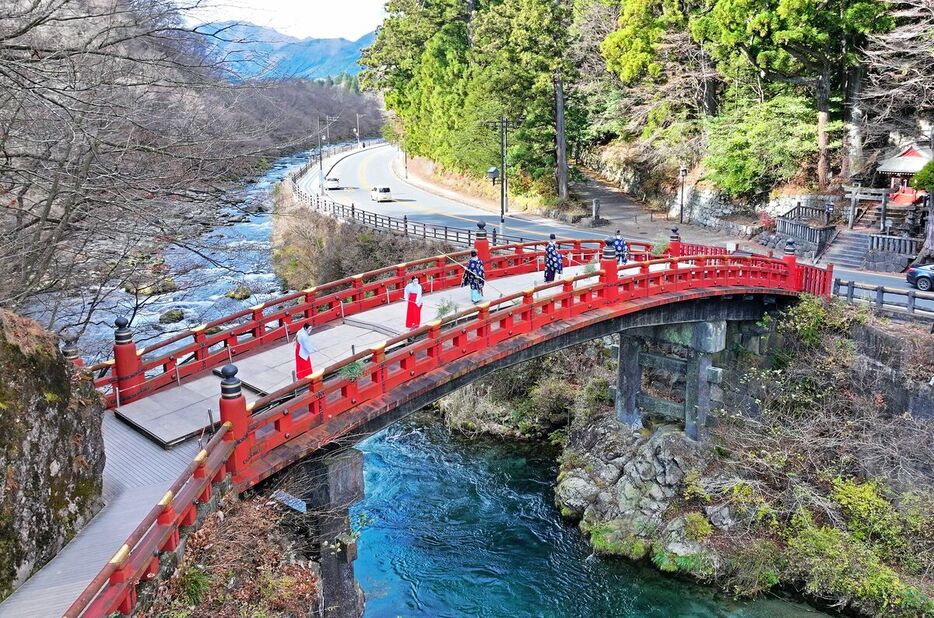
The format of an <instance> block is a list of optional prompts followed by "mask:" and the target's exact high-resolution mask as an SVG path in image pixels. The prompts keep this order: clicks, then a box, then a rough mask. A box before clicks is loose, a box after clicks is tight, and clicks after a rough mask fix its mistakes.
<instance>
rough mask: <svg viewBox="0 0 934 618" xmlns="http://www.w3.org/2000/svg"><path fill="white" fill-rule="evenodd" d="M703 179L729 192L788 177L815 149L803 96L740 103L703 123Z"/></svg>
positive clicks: (743, 192)
mask: <svg viewBox="0 0 934 618" xmlns="http://www.w3.org/2000/svg"><path fill="white" fill-rule="evenodd" d="M707 142H708V149H707V156H706V157H705V158H704V167H705V169H706V170H707V176H706V178H707V180H709V181H710V182H712V183H713V184H715V185H716V186H717V187H718V188H720V189H722V190H723V191H724V192H725V193H727V194H728V195H731V196H734V197H735V196H739V195H746V194H750V193H755V192H757V191H765V190H767V189H769V188H771V187H772V186H774V185H775V184H777V183H780V182H784V181H787V180H790V179H791V178H792V177H793V176H795V175H796V174H797V173H798V170H799V169H800V168H801V165H802V162H803V161H806V160H807V159H808V158H809V157H810V156H811V155H812V154H813V153H815V152H816V151H817V132H816V126H815V125H814V110H813V109H812V108H811V106H810V105H809V104H808V102H807V100H806V99H805V98H804V97H797V96H787V95H786V96H777V97H774V98H772V99H769V100H768V101H764V102H762V103H754V104H752V105H749V106H739V107H736V108H734V109H732V110H729V111H726V112H724V113H722V114H720V115H719V116H716V117H714V118H711V119H710V120H709V121H708V123H707Z"/></svg>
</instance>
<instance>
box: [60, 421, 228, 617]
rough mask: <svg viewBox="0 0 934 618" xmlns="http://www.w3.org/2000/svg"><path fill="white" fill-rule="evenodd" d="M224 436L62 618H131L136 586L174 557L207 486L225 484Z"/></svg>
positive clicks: (207, 494)
mask: <svg viewBox="0 0 934 618" xmlns="http://www.w3.org/2000/svg"><path fill="white" fill-rule="evenodd" d="M230 430H231V424H230V423H224V424H222V425H221V427H220V428H219V429H218V431H217V432H216V433H215V434H214V436H213V437H212V438H211V440H210V441H209V442H208V443H207V444H206V445H205V447H204V449H202V450H201V451H200V452H199V453H198V454H197V455H196V456H195V458H194V459H193V460H192V462H191V463H190V464H188V467H186V468H185V470H184V471H183V472H182V474H181V475H180V476H179V477H178V479H177V480H176V481H175V483H173V484H172V487H171V488H169V491H168V492H166V494H165V496H163V498H162V500H160V501H159V503H158V504H157V505H155V506H154V507H153V508H152V510H150V511H149V513H148V514H147V515H146V517H145V518H144V519H143V521H141V522H140V523H139V525H138V526H136V529H135V530H133V532H132V533H131V534H130V536H129V537H128V538H127V540H126V542H125V543H124V544H123V545H122V546H121V547H120V549H119V550H118V551H117V553H116V554H114V557H113V558H112V559H111V560H110V562H108V563H107V564H106V565H105V566H104V568H103V569H101V571H100V572H99V573H98V574H97V576H96V577H95V578H94V579H93V580H92V581H91V583H90V584H88V586H87V588H85V590H84V592H82V593H81V596H79V597H78V598H77V599H75V602H74V603H72V604H71V606H70V607H69V608H68V610H66V611H65V614H64V616H65V618H77V617H78V616H88V617H96V616H109V615H111V614H113V613H114V612H120V613H122V614H124V615H131V614H132V612H133V608H134V607H135V605H136V586H137V584H138V583H139V582H140V581H144V580H146V579H148V578H150V577H154V576H155V575H156V573H157V572H158V571H159V562H160V555H161V554H163V553H165V552H173V551H175V549H176V548H177V547H178V544H179V529H180V528H181V527H183V526H192V525H195V523H196V522H197V518H198V512H197V507H198V504H199V503H205V502H207V501H209V500H210V499H211V492H212V491H213V489H212V488H213V485H215V484H218V483H221V482H223V481H224V480H225V479H226V477H227V472H228V471H227V461H228V460H229V458H230V455H231V453H232V452H233V449H234V446H235V443H234V440H233V436H232V434H231V433H230Z"/></svg>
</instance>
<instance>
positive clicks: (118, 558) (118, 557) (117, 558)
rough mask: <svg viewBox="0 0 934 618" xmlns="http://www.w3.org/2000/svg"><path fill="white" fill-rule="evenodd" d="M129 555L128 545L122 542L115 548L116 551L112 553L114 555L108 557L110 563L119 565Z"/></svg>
mask: <svg viewBox="0 0 934 618" xmlns="http://www.w3.org/2000/svg"><path fill="white" fill-rule="evenodd" d="M129 555H130V546H129V545H127V544H126V543H124V544H123V545H121V546H120V549H118V550H117V553H115V554H114V557H113V558H111V559H110V564H115V565H117V566H121V565H122V564H123V563H124V562H126V559H127V558H128V557H129Z"/></svg>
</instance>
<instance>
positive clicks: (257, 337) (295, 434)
mask: <svg viewBox="0 0 934 618" xmlns="http://www.w3.org/2000/svg"><path fill="white" fill-rule="evenodd" d="M559 243H560V248H561V253H562V254H563V256H564V259H565V262H566V264H568V265H569V266H568V269H567V271H566V273H565V276H564V278H562V279H560V280H558V281H554V282H550V283H540V282H539V280H537V279H536V276H538V277H540V275H538V273H539V272H540V270H541V264H542V259H543V256H544V249H545V243H543V242H533V243H523V244H510V245H505V246H498V247H492V248H491V247H489V245H488V243H487V240H486V238H484V237H483V236H482V235H481V237H480V238H479V239H478V240H477V242H476V249H477V251H478V253H479V254H480V256H481V257H482V258H483V259H484V262H485V265H486V277H487V287H486V290H485V292H486V294H487V296H488V297H491V299H490V300H488V301H486V302H483V303H482V304H479V305H476V306H469V307H468V308H466V309H461V310H457V309H454V310H452V311H451V312H450V313H448V314H447V315H443V317H440V318H439V319H436V320H434V321H432V322H429V323H427V324H425V325H424V326H422V327H420V328H417V329H415V330H411V331H407V332H400V333H399V334H396V335H393V334H392V332H393V330H394V329H398V328H399V327H400V326H401V323H402V318H401V312H402V310H403V305H404V303H402V302H400V301H402V296H403V288H404V287H405V285H406V283H407V282H408V280H409V279H410V278H411V277H412V276H413V275H418V276H419V277H420V279H421V281H422V283H423V287H424V290H425V300H426V306H429V305H430V304H431V300H432V298H436V299H437V298H441V299H444V298H451V295H452V294H460V295H464V296H465V294H464V292H461V291H457V292H455V290H456V289H457V288H458V287H459V286H460V282H461V277H462V274H463V267H462V266H461V265H460V264H459V262H458V261H459V260H460V261H463V260H464V259H465V258H466V252H462V253H458V254H454V255H451V256H440V257H435V258H429V259H424V260H419V261H416V262H411V263H408V264H400V265H397V266H393V267H389V268H383V269H380V270H376V271H372V272H368V273H364V274H361V275H356V276H354V277H351V278H348V279H343V280H340V281H335V282H333V283H330V284H326V285H321V286H317V287H315V288H311V289H307V290H303V291H301V292H296V293H293V294H289V295H286V296H284V297H282V298H278V299H275V300H272V301H269V302H266V303H263V304H262V305H258V306H256V307H252V308H250V309H248V310H245V311H241V312H238V313H235V314H233V315H230V316H227V317H225V318H221V319H219V320H215V321H213V322H211V323H208V324H205V325H203V326H200V327H197V328H194V329H191V330H190V331H186V332H184V333H180V334H178V335H176V336H174V337H171V338H169V339H167V340H165V341H163V342H161V343H159V344H157V345H155V346H152V347H150V348H149V349H146V350H141V349H137V348H136V346H135V344H134V343H133V338H132V332H131V331H130V329H129V328H128V326H127V324H126V322H125V321H123V320H118V322H117V326H118V328H117V330H116V332H115V344H114V358H113V360H111V361H108V362H106V363H102V364H99V365H95V366H92V367H89V368H88V369H89V370H90V371H92V372H94V373H95V375H96V376H97V377H96V379H95V384H96V385H97V386H98V387H99V388H100V389H101V390H102V391H104V392H105V393H106V396H107V399H108V403H109V404H110V406H111V407H112V408H115V410H116V413H119V414H121V415H122V417H123V418H124V419H126V420H129V421H130V422H131V423H136V424H137V425H138V426H139V427H140V429H142V430H143V431H144V432H146V433H148V434H149V435H151V436H163V437H164V440H163V442H164V443H165V444H170V443H172V441H173V440H183V439H184V438H185V437H187V436H190V435H192V434H195V433H197V432H198V431H201V430H203V428H205V427H209V426H212V425H213V426H214V427H216V431H215V432H214V434H213V436H212V437H211V438H210V440H209V441H208V442H207V443H206V444H204V445H203V448H201V449H200V450H199V451H198V452H197V454H196V455H195V456H194V457H193V459H191V460H190V462H189V463H188V464H187V465H186V466H185V467H184V468H183V469H182V470H181V471H180V473H179V474H178V476H177V478H176V480H175V481H174V482H172V483H171V484H170V485H169V484H168V483H166V487H165V488H166V490H167V491H166V492H165V494H164V496H163V498H162V499H161V500H160V501H159V502H158V504H156V505H155V506H154V507H152V509H151V510H150V511H149V512H148V513H147V514H146V516H145V517H144V518H143V519H142V521H141V522H139V524H138V525H137V526H136V528H135V530H133V532H132V533H131V534H130V535H129V538H126V541H125V542H124V543H123V545H122V546H121V547H120V548H119V550H118V551H117V552H116V555H114V556H113V558H112V559H111V560H110V562H109V563H107V565H106V566H105V567H104V568H103V570H101V571H100V572H99V573H98V574H97V576H96V577H94V578H93V579H91V575H90V574H89V575H88V576H87V578H86V580H85V581H90V583H89V584H87V585H86V587H84V592H83V593H81V594H80V596H79V597H78V599H77V600H75V601H74V603H73V604H72V605H71V607H70V608H68V610H67V611H66V612H65V615H66V616H105V615H108V614H110V613H112V612H121V613H124V614H128V613H130V612H131V611H132V610H133V608H134V606H135V604H136V594H137V592H136V591H137V585H138V584H139V583H140V582H145V581H146V580H147V579H149V578H152V577H153V576H154V575H155V574H156V573H157V572H158V570H159V568H160V555H161V554H163V553H164V552H168V551H173V550H176V548H177V546H178V544H179V530H180V528H182V527H185V526H194V525H196V524H197V522H198V517H199V505H200V504H202V503H205V502H208V501H209V500H210V499H211V496H212V492H216V491H217V489H218V486H219V485H218V484H225V485H224V486H230V485H229V484H232V486H233V488H234V489H236V490H237V491H243V490H245V489H247V488H249V487H252V486H253V485H255V484H257V483H259V482H260V481H262V480H263V479H265V478H267V477H269V476H270V475H272V474H274V473H275V472H276V471H278V470H281V469H282V468H284V467H286V466H288V465H290V464H292V463H295V462H297V461H299V460H301V459H303V458H305V457H306V456H308V455H309V454H310V453H312V452H314V451H316V450H318V449H321V448H322V447H325V446H327V445H328V444H330V443H333V442H335V441H336V440H339V439H340V438H342V437H346V436H348V435H349V434H351V432H354V433H358V432H366V431H372V430H375V429H377V428H379V427H381V426H384V425H385V423H387V422H391V421H392V420H395V419H396V418H398V417H399V416H401V415H402V414H405V413H407V412H408V411H411V410H414V409H417V408H418V407H421V406H424V405H426V404H427V403H430V402H431V401H433V400H435V399H437V398H438V397H440V396H441V395H443V394H444V393H446V392H448V391H450V390H452V389H454V388H458V387H460V386H462V385H464V384H467V383H469V382H471V381H473V380H475V379H477V378H478V377H480V376H481V375H484V374H486V373H489V372H490V371H493V370H495V369H497V368H500V367H503V366H507V365H509V364H513V363H516V362H521V361H522V360H524V359H526V358H531V357H533V356H537V355H540V354H544V353H547V352H550V351H552V350H556V349H559V348H561V347H565V346H567V345H572V344H574V343H576V342H578V341H583V340H586V339H590V338H594V337H598V336H602V335H605V334H609V333H613V332H618V331H620V330H621V329H625V328H630V327H633V326H642V325H652V324H664V323H674V322H690V321H696V320H702V319H710V318H711V316H713V317H719V319H724V318H725V319H749V318H750V317H754V314H756V312H758V315H761V311H762V305H763V303H762V301H763V300H764V301H766V302H769V301H772V302H774V301H775V300H776V299H778V298H780V297H795V296H797V295H798V294H800V293H810V294H814V295H820V296H829V294H830V291H831V285H832V281H833V276H832V269H831V267H828V268H827V269H819V268H815V267H811V266H805V265H801V264H798V263H797V262H796V259H795V256H794V254H793V252H791V253H786V255H784V256H783V257H782V258H780V259H779V258H774V257H771V256H758V255H753V256H739V255H729V254H727V253H726V251H724V250H723V249H722V248H716V247H705V246H701V245H692V244H688V243H682V242H681V240H680V238H679V237H678V236H677V231H676V230H673V235H672V237H671V239H670V241H669V244H668V246H667V249H666V250H665V252H664V253H663V254H661V255H653V254H652V252H651V249H652V248H651V247H650V246H649V245H647V244H640V243H632V250H633V253H632V258H633V259H632V260H631V261H630V262H629V263H627V264H617V263H616V260H615V259H614V257H613V255H612V251H611V250H609V247H607V246H606V245H605V244H604V242H602V241H587V240H560V241H559ZM493 296H496V297H495V298H492V297H493ZM465 298H466V296H465ZM724 299H730V300H729V301H727V302H725V301H724ZM756 303H758V304H756ZM753 305H755V306H756V307H758V308H757V309H756V310H755V311H750V310H747V309H745V307H751V306H753ZM305 323H311V324H312V325H313V326H314V327H315V330H314V331H313V334H312V337H313V338H319V339H320V340H321V341H322V342H323V343H322V344H320V345H319V348H321V347H322V345H324V346H325V347H326V343H327V339H328V337H329V336H331V337H337V338H339V339H340V341H339V342H338V344H339V345H340V346H341V347H342V348H343V350H346V348H348V347H350V345H352V343H350V342H352V341H358V342H359V343H360V346H361V348H362V349H360V351H357V350H356V346H355V347H353V348H352V349H351V350H350V352H351V353H350V354H349V355H347V354H346V352H344V351H343V350H342V351H341V353H340V354H337V353H334V354H332V355H331V356H328V355H327V354H324V352H322V354H324V355H323V356H322V357H321V358H316V359H315V363H316V366H321V365H322V362H321V361H322V360H323V361H324V364H326V366H325V367H324V368H323V369H321V370H318V371H316V372H315V373H313V374H312V375H311V376H309V377H307V378H304V379H302V380H298V381H295V380H294V379H293V378H292V377H291V376H290V375H289V372H288V367H290V366H291V363H292V360H293V356H292V352H291V347H290V345H289V341H290V339H291V336H292V335H293V334H294V333H295V332H296V331H298V329H300V328H302V326H303V325H304V324H305ZM350 328H356V329H358V330H359V331H361V332H363V333H364V335H359V336H358V337H357V338H356V339H353V338H352V337H350V335H353V332H356V331H353V332H351V331H349V330H347V329H350ZM341 329H343V330H341ZM329 333H330V334H329ZM348 333H350V335H348ZM387 335H389V336H388V338H387ZM368 337H369V339H368ZM374 338H375V339H374ZM377 339H378V340H377ZM368 342H369V343H368ZM338 344H335V345H338ZM324 351H325V352H326V350H324ZM264 358H265V359H266V360H265V361H264V362H265V364H256V363H259V361H258V360H257V359H264ZM328 360H332V361H333V362H330V363H328V362H327V361H328ZM234 362H236V363H237V365H239V372H238V371H237V368H235V367H234V366H233V363H234ZM251 363H254V365H251ZM267 374H268V375H267ZM264 376H265V377H264ZM283 376H284V377H283ZM218 377H221V378H222V380H221V385H220V386H221V388H220V390H221V394H220V403H219V416H218V417H213V415H212V416H209V415H207V414H204V413H203V412H204V410H205V409H206V408H208V407H209V403H213V402H216V401H217V382H218ZM241 379H242V382H241ZM277 385H278V387H277ZM211 407H213V406H211ZM167 408H173V409H174V412H171V413H165V414H162V415H161V416H160V415H159V414H158V412H164V410H165V409H167ZM195 409H198V412H197V413H195V411H194V410H195ZM214 409H215V410H216V409H217V408H214ZM147 414H148V415H150V416H149V418H151V420H152V422H151V424H150V426H149V427H148V428H147V425H146V420H145V418H146V417H147ZM134 415H136V418H135V420H134ZM193 416H197V419H196V421H195V422H194V423H193V424H192V422H191V420H190V418H191V417H193ZM182 418H187V419H189V420H188V421H185V422H181V421H178V419H182ZM173 419H174V420H173ZM176 421H178V422H176ZM186 422H187V423H188V424H186ZM173 423H174V424H180V425H181V428H180V429H178V430H177V435H175V434H171V432H169V433H165V431H164V427H163V426H167V425H172V424H173ZM160 427H163V428H162V429H160ZM160 432H162V433H160ZM178 432H180V433H178ZM105 433H106V432H105ZM173 436H174V437H173ZM189 442H190V441H189ZM165 452H166V453H171V452H172V451H165ZM109 457H110V454H109V452H108V458H109ZM118 542H119V540H116V539H115V543H114V547H115V546H116V543H118ZM111 551H112V550H111ZM73 598H74V597H73V596H72V599H73ZM70 600H71V599H69V601H70Z"/></svg>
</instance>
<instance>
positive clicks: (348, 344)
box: [0, 265, 664, 618]
mask: <svg viewBox="0 0 934 618" xmlns="http://www.w3.org/2000/svg"><path fill="white" fill-rule="evenodd" d="M661 267H662V268H664V265H662V266H661ZM638 268H639V266H638V265H634V266H633V272H634V273H635V272H637V270H638ZM654 269H655V268H654V267H653V270H654ZM582 271H583V267H573V268H570V267H569V268H565V270H564V272H565V274H566V275H573V274H579V273H581V272H582ZM620 275H621V276H624V275H625V273H624V272H622V271H621V273H620ZM542 280H543V275H542V273H541V272H537V273H530V274H525V275H517V276H513V277H504V278H502V279H493V280H491V281H489V282H488V283H487V285H486V288H485V290H484V292H485V295H486V297H487V298H497V297H499V296H505V295H507V294H511V293H515V292H519V291H522V290H524V289H529V288H531V287H533V286H534V285H535V284H537V283H541V282H542ZM595 280H596V275H594V281H595ZM587 283H590V280H587V281H585V282H581V283H579V285H584V284H587ZM559 289H560V288H555V292H554V293H557V291H558V290H559ZM550 293H551V291H549V292H548V293H542V294H543V295H548V294H550ZM423 299H424V307H423V309H422V322H423V323H426V322H428V321H431V320H433V319H435V317H436V315H437V312H438V308H439V307H440V306H441V305H442V304H443V303H446V302H448V303H450V302H453V303H454V304H455V305H456V306H457V307H458V308H459V309H463V308H466V307H468V306H469V305H470V304H471V303H470V294H469V289H467V288H455V289H449V290H445V291H441V292H437V293H430V291H429V290H428V289H427V287H426V289H425V294H424V298H423ZM404 314H405V304H404V303H401V302H397V303H394V304H392V305H384V306H380V307H377V308H374V309H371V310H370V311H366V312H364V313H360V314H357V315H355V316H354V317H353V319H348V320H347V322H348V323H345V324H340V323H335V324H333V325H329V326H327V327H324V328H321V329H317V330H316V331H315V332H314V333H312V339H313V341H314V342H315V345H316V347H317V348H318V350H317V351H316V352H315V353H314V354H313V355H312V363H313V365H314V366H315V367H316V368H323V367H325V366H327V365H329V364H331V363H334V362H336V361H339V360H342V359H344V358H348V357H349V356H351V355H352V354H353V352H354V350H356V351H357V352H359V351H360V350H362V349H365V348H366V347H369V346H372V345H373V344H375V343H378V342H381V341H383V340H385V339H387V333H392V332H400V331H403V330H404V329H403V323H404ZM293 345H294V344H292V343H280V344H277V345H274V346H271V347H269V348H266V349H265V350H262V351H260V352H257V353H255V354H252V355H250V356H246V357H244V358H240V359H237V366H238V368H239V370H240V372H239V374H238V377H239V378H241V379H242V380H243V382H244V384H245V385H248V386H252V387H253V388H254V389H258V390H262V391H266V392H269V391H272V390H275V389H276V388H279V387H281V386H284V385H287V384H288V383H290V382H291V381H292V370H293V368H294V356H293ZM212 391H213V394H212ZM219 396H220V378H219V377H217V376H216V375H214V374H213V373H210V372H208V373H206V374H204V375H202V376H200V377H198V378H196V379H194V380H189V381H188V382H183V383H182V384H181V385H179V386H176V387H171V388H166V389H164V390H162V391H160V392H159V393H157V394H156V395H154V396H152V397H149V398H146V399H143V400H141V401H138V402H133V403H131V404H128V405H126V406H123V407H122V408H121V409H120V410H119V414H120V415H122V416H123V417H125V418H133V417H134V416H136V418H135V419H134V420H135V422H137V423H138V424H139V425H140V427H143V428H145V425H146V423H147V422H151V423H152V425H153V427H155V426H158V427H159V430H160V431H165V432H167V433H166V435H170V434H172V432H173V431H174V432H175V433H176V434H178V433H179V432H185V435H190V434H191V432H192V431H196V430H198V429H199V428H200V427H205V426H207V424H208V414H207V409H208V407H209V406H210V408H211V409H212V414H213V416H214V419H215V420H216V419H219V418H220V415H219V411H218V399H219ZM156 400H160V401H162V402H163V405H164V406H166V409H165V410H161V411H160V410H159V409H158V408H157V407H153V406H152V405H151V404H152V402H153V401H156ZM147 402H149V403H147ZM154 410H155V413H154V412H153V411H154ZM160 412H161V413H160ZM147 415H149V416H148V420H147ZM193 417H194V418H193ZM147 431H148V430H147ZM149 433H155V430H154V431H152V432H149ZM103 434H104V446H105V452H106V456H107V461H106V465H105V467H104V496H103V498H104V502H105V506H104V508H103V509H102V510H101V512H100V513H98V514H97V516H96V517H94V518H93V519H92V520H91V521H90V522H89V523H88V525H87V526H85V528H84V529H83V530H81V532H79V533H78V535H77V536H76V537H75V538H74V539H73V540H72V541H71V542H70V543H69V544H68V545H67V546H66V547H65V548H64V549H63V550H62V551H61V552H59V554H58V555H57V556H56V557H55V558H54V559H53V560H51V561H50V562H49V563H48V564H47V565H46V566H45V567H43V568H42V569H40V570H39V571H38V572H37V573H36V574H34V575H33V576H32V577H31V578H30V579H29V580H27V581H26V582H25V583H24V584H23V585H22V586H21V587H20V588H18V589H17V590H16V591H15V592H14V593H13V594H12V595H11V596H10V597H8V598H7V599H6V600H5V601H3V603H0V618H29V617H36V618H49V617H54V616H61V615H62V614H63V613H64V611H65V610H66V609H67V608H68V606H69V605H70V604H71V603H72V601H74V599H75V598H77V596H78V595H79V594H80V593H81V592H82V591H83V590H84V588H85V587H86V586H87V584H88V583H89V582H90V581H91V580H92V579H93V578H94V576H95V575H97V573H98V572H99V571H100V570H101V568H102V567H103V566H104V565H105V564H106V563H107V562H108V561H109V560H110V558H111V557H112V556H113V555H114V553H115V552H116V551H117V549H119V547H120V546H121V545H122V544H123V542H124V541H125V540H126V538H127V537H128V536H129V535H130V533H131V532H132V531H133V529H134V528H135V527H136V526H137V524H138V523H139V522H140V521H141V520H142V519H143V518H144V517H145V515H146V513H148V512H149V511H150V509H152V507H153V506H154V505H155V504H156V503H157V502H158V501H159V499H160V498H161V497H162V496H163V495H164V494H165V492H166V490H167V489H168V488H169V487H170V486H171V484H172V483H173V482H174V481H175V480H176V478H177V477H178V476H179V474H181V472H182V471H183V470H184V469H185V467H186V466H187V464H188V463H190V462H191V460H192V458H193V457H194V455H195V454H196V453H197V451H198V449H199V448H200V447H199V444H198V438H196V437H190V438H187V439H185V440H182V441H181V442H180V443H178V444H177V445H176V446H174V447H172V448H169V449H164V448H162V447H161V446H160V445H159V444H158V443H157V442H156V441H155V440H153V439H152V438H151V437H149V436H147V435H146V432H145V431H140V430H137V429H134V428H133V427H131V425H130V424H128V423H126V422H124V421H123V420H121V419H120V418H118V417H117V415H116V414H114V413H113V412H112V411H110V410H107V411H105V413H104V424H103Z"/></svg>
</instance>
